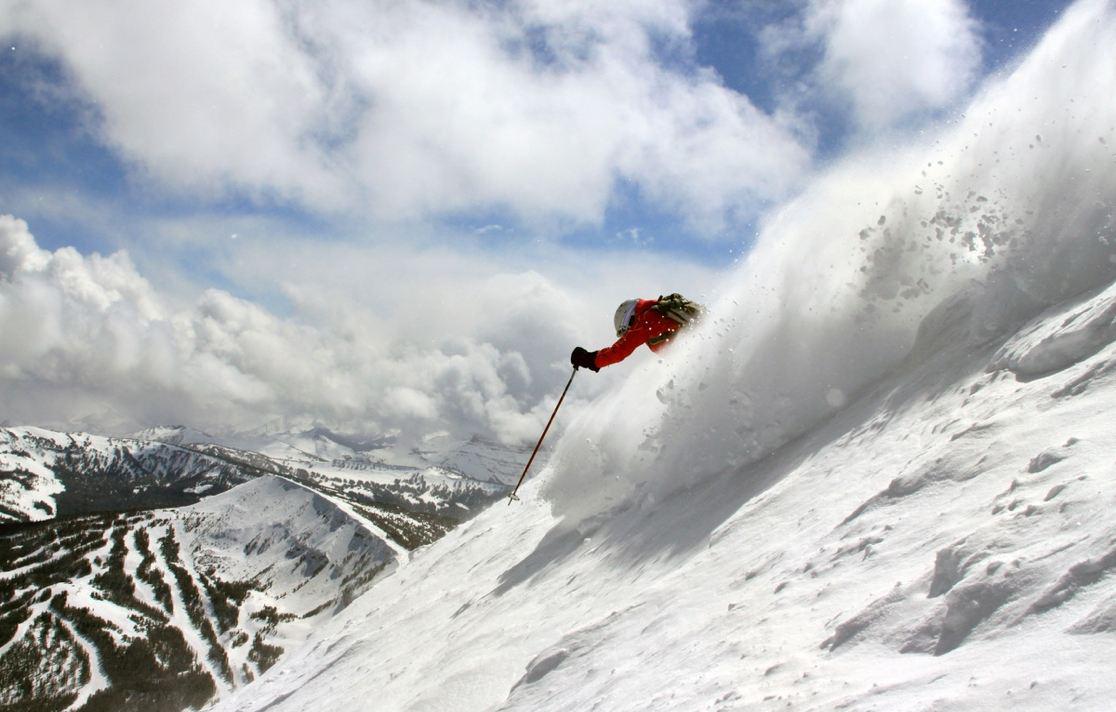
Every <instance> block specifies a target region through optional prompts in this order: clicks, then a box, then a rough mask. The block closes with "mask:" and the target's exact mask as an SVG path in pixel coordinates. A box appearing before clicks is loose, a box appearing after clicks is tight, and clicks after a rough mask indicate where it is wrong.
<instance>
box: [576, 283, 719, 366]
mask: <svg viewBox="0 0 1116 712" xmlns="http://www.w3.org/2000/svg"><path fill="white" fill-rule="evenodd" d="M704 311H705V309H704V307H702V306H701V305H700V304H698V303H697V302H692V301H690V300H689V299H686V298H685V297H683V296H682V295H681V294H678V293H674V294H669V295H667V296H665V297H662V296H660V297H659V298H658V299H629V300H627V301H626V302H624V303H623V304H621V305H620V306H619V307H618V308H617V309H616V316H615V317H614V318H613V324H614V325H615V326H616V336H617V337H619V338H618V339H617V341H616V343H614V344H613V345H612V346H608V347H606V348H603V349H600V350H599V351H586V350H585V349H583V348H581V347H580V346H578V347H576V348H575V349H574V350H573V353H571V354H570V363H572V364H573V365H574V366H575V367H576V368H587V369H589V370H590V371H599V370H601V369H602V368H604V367H605V366H611V365H612V364H614V363H619V362H621V361H623V360H624V359H626V358H628V356H630V355H631V354H632V352H633V351H635V350H636V349H637V348H639V347H640V345H641V344H647V347H648V348H650V349H651V350H652V351H654V352H656V353H658V352H659V351H661V350H662V349H663V348H665V347H666V345H667V344H669V343H670V341H671V339H673V338H674V337H675V335H676V334H677V333H678V332H679V331H681V330H682V329H683V328H684V327H685V326H686V325H687V324H689V323H690V322H692V321H696V320H697V319H699V318H701V315H702V313H703V312H704Z"/></svg>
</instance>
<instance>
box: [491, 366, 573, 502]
mask: <svg viewBox="0 0 1116 712" xmlns="http://www.w3.org/2000/svg"><path fill="white" fill-rule="evenodd" d="M576 375H577V366H574V369H573V373H571V374H570V380H568V381H566V387H565V388H563V389H562V395H561V396H560V397H559V398H558V405H556V406H554V412H553V413H551V414H550V420H548V421H546V427H545V428H543V431H542V435H540V436H539V442H538V443H537V444H536V445H535V450H534V452H532V453H531V459H530V460H528V461H527V466H526V467H524V468H523V474H522V475H520V476H519V482H516V483H515V489H513V490H512V491H511V494H509V495H508V506H509V507H510V506H511V503H512V502H515V501H518V500H519V497H516V496H515V493H516V492H518V491H519V486H520V485H521V484H523V478H525V477H526V476H527V470H529V469H531V463H532V462H534V461H535V455H537V454H539V448H540V447H542V444H543V439H544V438H545V437H546V433H547V431H549V430H550V424H551V423H553V422H554V416H556V415H558V409H559V408H561V407H562V401H563V400H565V398H566V391H568V390H570V384H571V383H573V379H574V376H576Z"/></svg>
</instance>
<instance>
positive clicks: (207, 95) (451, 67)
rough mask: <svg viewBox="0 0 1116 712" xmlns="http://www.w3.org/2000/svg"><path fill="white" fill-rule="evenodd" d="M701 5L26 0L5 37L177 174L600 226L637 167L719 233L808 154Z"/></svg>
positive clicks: (357, 201) (262, 188)
mask: <svg viewBox="0 0 1116 712" xmlns="http://www.w3.org/2000/svg"><path fill="white" fill-rule="evenodd" d="M690 9H691V8H690V3H688V2H685V1H684V0H657V1H656V2H622V3H604V4H602V3H584V2H578V3H548V2H539V1H537V0H519V1H516V2H509V3H501V4H494V5H478V4H477V3H470V2H445V3H427V2H417V1H408V2H373V3H356V2H350V1H349V0H329V1H327V2H321V3H305V4H303V3H283V2H272V1H270V0H244V1H242V2H237V3H235V4H233V5H229V4H228V3H225V2H220V1H219V0H200V1H199V2H190V3H180V2H172V1H171V0H158V1H152V2H144V3H124V4H120V3H111V2H100V1H95V2H88V3H82V4H81V6H80V7H74V6H73V5H72V3H67V2H64V1H63V0H42V1H41V2H35V3H22V2H14V1H13V0H8V1H6V2H0V35H7V36H13V35H14V36H20V37H23V38H26V39H28V40H30V41H32V42H33V43H34V44H35V45H36V46H37V47H38V48H39V50H40V51H42V52H44V53H46V54H48V55H49V56H52V57H57V58H59V59H60V60H61V61H62V63H63V66H64V67H65V68H66V70H67V72H68V74H69V76H70V77H71V78H72V80H73V85H74V87H75V91H76V92H78V94H79V95H80V96H81V97H83V98H84V99H87V100H89V101H91V103H92V104H93V105H94V106H95V107H96V109H97V112H98V113H99V116H100V121H99V123H98V125H97V126H95V127H94V130H95V132H96V134H97V135H98V136H100V137H101V138H102V139H103V140H104V141H105V142H106V143H107V144H109V145H111V146H113V147H115V148H116V149H118V150H119V151H120V153H121V154H122V155H123V156H125V157H126V158H127V159H128V161H130V162H132V163H133V164H134V165H135V166H137V167H138V169H139V170H140V171H141V172H142V173H143V174H144V175H145V176H150V177H153V178H155V179H157V181H158V182H159V183H160V184H161V185H163V186H165V187H167V188H170V189H172V190H188V191H195V192H197V191H200V192H202V193H203V194H204V193H206V192H210V193H217V194H223V193H225V192H227V191H230V190H232V191H239V192H248V193H249V194H254V195H256V196H257V197H258V198H259V199H263V200H267V199H270V198H271V197H273V196H277V197H279V198H280V199H283V200H293V201H296V202H298V203H301V204H302V205H304V206H308V207H310V208H312V209H319V210H353V211H366V212H370V213H371V214H372V215H373V216H374V217H377V218H380V219H391V220H396V219H414V218H424V217H429V216H430V215H446V214H453V213H455V212H458V211H470V210H476V209H491V208H497V209H506V210H509V211H511V212H513V213H515V214H517V215H519V216H520V217H521V218H524V219H526V220H528V221H549V220H552V219H555V218H558V219H561V220H573V221H577V222H594V221H598V220H600V219H601V217H602V215H603V213H604V211H605V209H606V207H607V205H608V203H609V200H610V198H611V197H612V195H613V191H614V187H615V186H616V184H617V181H626V182H629V183H630V184H632V185H635V186H637V188H638V189H639V190H640V191H642V192H644V193H645V194H646V195H647V196H648V197H649V198H650V199H652V200H654V201H656V202H658V203H660V204H662V205H663V206H664V207H668V208H670V209H671V210H673V211H676V212H677V213H679V214H681V215H683V216H685V217H687V218H688V219H690V220H692V221H693V222H694V223H695V224H696V225H699V226H703V227H705V228H707V229H716V228H717V227H718V226H719V225H721V224H722V222H723V220H724V218H725V217H726V215H730V214H732V213H733V212H735V211H739V210H747V209H754V208H755V207H756V206H757V205H760V204H763V203H765V202H767V201H771V200H773V199H777V198H779V197H781V196H783V195H785V194H786V192H787V191H788V190H789V189H790V188H792V187H793V186H794V185H795V183H796V181H797V180H798V179H799V177H800V176H801V174H802V173H803V171H804V170H805V169H806V168H807V167H808V164H809V155H808V153H807V151H806V150H804V149H803V148H802V147H801V146H800V145H799V143H798V142H797V141H796V139H795V138H794V136H793V135H792V134H791V132H789V131H787V130H786V129H785V128H783V127H782V126H781V124H780V123H779V122H777V121H775V120H774V119H773V118H772V117H770V116H768V115H765V114H764V113H763V112H761V111H759V110H758V109H756V107H755V106H753V105H752V103H751V102H750V101H749V100H748V98H747V97H744V96H742V95H740V94H738V93H735V92H733V91H732V90H730V89H728V88H727V87H725V86H724V85H723V83H722V82H721V81H720V79H719V78H718V77H717V76H716V74H715V73H713V72H710V71H704V70H701V69H700V68H698V67H695V66H693V65H692V63H691V62H688V61H685V60H683V61H679V58H685V57H687V56H689V54H688V50H687V48H688V47H689V42H690V37H689V26H688V22H689V12H690ZM664 48H665V49H664ZM664 52H665V53H666V54H668V55H670V57H669V58H664V56H663V54H664Z"/></svg>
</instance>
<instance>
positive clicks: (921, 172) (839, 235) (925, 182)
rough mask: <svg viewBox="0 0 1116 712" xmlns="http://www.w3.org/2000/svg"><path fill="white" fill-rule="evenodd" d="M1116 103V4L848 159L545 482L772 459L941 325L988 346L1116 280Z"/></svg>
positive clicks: (701, 470)
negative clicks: (917, 127) (910, 132)
mask: <svg viewBox="0 0 1116 712" xmlns="http://www.w3.org/2000/svg"><path fill="white" fill-rule="evenodd" d="M1113 96H1116V7H1114V6H1113V4H1112V3H1110V2H1103V1H1101V0H1093V1H1087V2H1082V3H1078V4H1077V5H1075V6H1073V7H1071V8H1070V9H1069V10H1068V11H1067V13H1066V15H1065V16H1064V17H1063V19H1062V20H1061V21H1060V22H1059V23H1058V25H1056V26H1055V27H1054V28H1053V29H1052V30H1051V31H1050V32H1049V33H1048V34H1047V36H1046V37H1045V38H1044V39H1043V40H1042V42H1041V43H1040V44H1039V45H1038V46H1037V47H1036V48H1035V50H1034V51H1033V52H1032V53H1031V54H1030V55H1029V56H1028V57H1027V58H1026V59H1025V60H1024V61H1023V62H1022V64H1020V65H1019V66H1017V67H1014V68H1013V69H1012V70H1010V71H1008V72H1006V73H1005V74H1004V76H1002V77H1001V78H999V79H998V80H996V81H992V82H990V83H989V84H988V85H987V87H986V88H985V89H984V90H983V91H982V92H981V94H980V95H978V96H977V97H976V98H975V99H974V101H973V102H972V103H971V105H970V106H969V108H968V109H967V111H966V112H965V113H964V114H962V115H960V116H958V117H956V120H954V121H952V122H950V123H949V124H948V126H947V128H945V129H944V130H943V131H941V132H940V133H938V134H937V135H934V136H922V137H920V140H919V141H918V142H916V143H914V144H912V142H911V141H910V140H905V141H903V142H900V141H899V140H896V141H895V142H894V145H890V146H888V145H884V146H878V147H876V148H874V149H873V150H872V151H869V152H864V153H860V154H857V155H855V156H854V157H852V158H850V159H848V160H845V161H843V162H841V163H839V164H837V165H834V166H833V167H832V168H831V169H830V170H829V171H828V172H827V174H826V175H824V176H823V177H822V178H820V179H819V180H818V181H816V182H815V183H814V184H813V185H812V186H811V187H810V188H808V189H807V190H806V191H805V192H804V193H803V194H802V195H800V196H799V197H798V198H797V199H796V200H794V201H793V202H791V203H789V204H787V205H785V206H784V207H783V208H782V209H780V210H779V211H778V212H777V213H776V214H773V215H771V216H770V217H769V219H768V220H767V221H766V224H765V226H764V229H763V230H762V233H761V235H760V237H759V240H758V243H757V246H756V248H755V249H754V250H753V252H752V253H751V255H750V256H749V258H748V260H747V261H746V262H745V263H744V264H743V265H741V267H740V268H739V269H738V271H737V272H736V273H735V274H734V275H732V277H731V278H730V279H729V281H728V284H726V285H724V286H723V287H722V289H721V294H722V295H723V296H722V297H721V298H720V299H719V300H718V302H717V303H716V304H715V305H714V308H713V309H712V312H711V315H710V316H709V318H708V319H707V321H706V322H705V323H704V324H703V326H702V327H701V328H700V329H698V330H696V331H695V332H694V333H692V334H691V335H690V336H689V338H688V339H687V340H686V341H685V342H684V343H683V344H680V345H677V346H675V347H674V349H673V353H670V354H669V356H667V357H666V358H664V359H651V358H648V357H647V356H646V354H644V355H643V363H642V364H641V365H639V366H638V367H637V368H635V369H634V371H633V372H631V373H629V374H626V375H625V378H624V379H623V383H622V384H621V385H619V386H618V387H617V388H616V389H615V390H614V391H612V392H610V393H607V394H605V395H604V396H602V397H601V398H600V399H598V401H597V402H596V403H595V405H594V407H593V408H591V409H589V411H588V412H586V413H585V414H583V415H582V416H580V417H579V418H578V419H577V420H576V421H575V422H574V423H572V424H571V426H570V428H569V429H568V431H567V432H566V434H565V436H564V437H563V439H562V440H561V441H560V444H559V446H558V447H557V449H556V453H555V457H554V458H553V460H552V461H551V465H550V466H549V467H548V468H547V472H546V476H545V477H542V478H540V480H542V481H543V484H542V495H543V496H544V497H545V498H546V499H548V500H549V501H550V502H551V504H552V506H553V508H554V511H555V514H557V515H561V516H565V517H566V518H567V519H568V520H570V521H577V520H579V519H580V518H584V517H589V516H592V515H593V514H595V513H599V512H601V511H605V510H608V509H613V508H616V507H625V506H635V505H640V504H642V505H646V504H647V503H648V502H650V503H653V502H655V501H659V500H662V499H663V498H665V497H666V496H667V495H668V494H670V493H672V492H676V491H678V490H681V489H685V488H687V487H691V486H693V485H696V484H698V483H700V482H702V481H704V480H706V479H708V478H710V477H712V476H714V475H716V474H718V473H723V472H726V471H728V470H733V469H738V468H740V467H742V466H744V465H747V464H749V463H752V462H756V461H759V460H762V459H763V458H765V457H768V456H770V455H771V454H772V453H774V452H775V451H776V450H777V449H778V448H779V447H780V446H781V445H784V444H786V443H788V442H790V441H792V440H793V439H794V438H796V437H798V436H800V435H802V434H803V433H805V432H807V431H808V430H809V429H810V428H812V427H813V426H816V425H817V424H818V423H819V422H820V421H822V420H823V419H825V418H827V417H829V416H830V415H831V414H833V413H834V412H836V411H838V410H840V409H842V408H844V407H846V406H847V405H848V404H849V403H850V402H852V401H853V400H855V399H856V398H857V394H858V393H860V392H863V391H864V389H865V388H866V387H868V386H870V385H871V384H872V383H873V382H874V381H876V380H878V379H879V378H881V377H882V376H883V375H885V374H886V373H887V372H888V371H889V369H892V368H894V367H895V366H897V365H898V364H900V363H901V362H902V361H903V360H904V359H907V358H912V359H913V358H917V357H918V355H919V352H920V350H923V349H924V348H931V347H932V346H933V344H932V342H933V338H934V335H935V325H936V324H937V325H940V324H943V323H946V322H951V323H955V322H956V320H957V319H964V320H965V323H966V329H967V333H968V334H969V338H970V339H972V340H973V343H974V344H976V343H980V342H983V341H986V340H987V339H988V338H990V337H991V336H994V335H995V334H998V333H1002V332H1003V330H1004V329H1006V328H1008V327H1010V326H1013V325H1015V326H1017V325H1018V324H1019V323H1020V321H1021V320H1022V319H1025V318H1029V317H1031V316H1033V315H1035V314H1037V313H1038V312H1040V311H1041V310H1042V309H1043V308H1045V307H1046V306H1048V305H1050V304H1053V303H1056V302H1058V301H1060V300H1062V299H1065V298H1066V297H1068V296H1071V295H1073V294H1076V293H1079V292H1082V291H1084V290H1087V289H1090V288H1093V287H1096V286H1098V285H1101V284H1104V283H1106V282H1108V281H1111V280H1112V279H1113V278H1114V277H1116V229H1114V224H1113V222H1114V221H1113V201H1114V200H1116V104H1114V103H1113V102H1112V97H1113ZM666 288H667V287H664V289H666ZM590 377H592V375H587V376H583V378H590ZM586 491H593V492H596V493H599V496H595V497H592V498H588V497H585V496H584V493H585V492H586Z"/></svg>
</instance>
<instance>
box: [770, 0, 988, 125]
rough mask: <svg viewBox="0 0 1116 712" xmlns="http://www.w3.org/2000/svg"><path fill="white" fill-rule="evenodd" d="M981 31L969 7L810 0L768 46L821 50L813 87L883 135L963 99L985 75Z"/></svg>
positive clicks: (905, 0)
mask: <svg viewBox="0 0 1116 712" xmlns="http://www.w3.org/2000/svg"><path fill="white" fill-rule="evenodd" d="M978 30H979V28H978V25H977V23H976V21H975V20H974V19H973V18H972V17H971V16H970V14H969V12H968V8H967V6H966V5H965V3H964V1H963V0H941V1H940V2H924V1H923V0H810V1H809V2H808V3H807V4H806V6H805V8H804V10H803V12H802V14H801V15H799V16H796V17H794V18H792V19H791V20H790V21H789V22H785V23H783V24H781V25H778V26H773V27H769V28H767V29H766V31H765V32H764V41H765V46H766V49H767V51H768V52H769V53H771V54H772V55H780V54H785V53H793V52H796V51H801V50H802V49H803V48H804V47H809V46H813V47H816V48H817V50H818V51H819V57H820V59H819V61H818V62H817V63H816V65H815V66H814V67H813V69H812V70H811V72H812V77H811V79H810V83H811V86H812V87H813V88H814V89H820V91H821V92H822V93H823V94H827V95H828V96H829V97H830V98H831V99H835V100H837V101H839V102H842V103H845V104H847V106H848V107H849V109H850V111H851V114H852V117H853V119H854V121H855V122H856V123H857V124H858V125H859V126H860V127H862V128H864V129H868V130H877V129H881V128H886V127H889V126H891V125H894V124H895V123H897V122H899V121H902V120H903V119H905V118H908V117H910V116H912V115H916V114H919V113H921V112H926V111H933V110H936V109H941V108H943V107H947V106H949V105H951V104H953V103H954V102H956V101H957V100H958V99H960V98H962V97H963V95H964V94H965V92H966V91H967V90H968V89H969V88H970V87H971V86H972V83H973V82H974V80H975V79H976V78H977V76H978V72H979V69H980V60H981V44H980V38H979V33H978Z"/></svg>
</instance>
